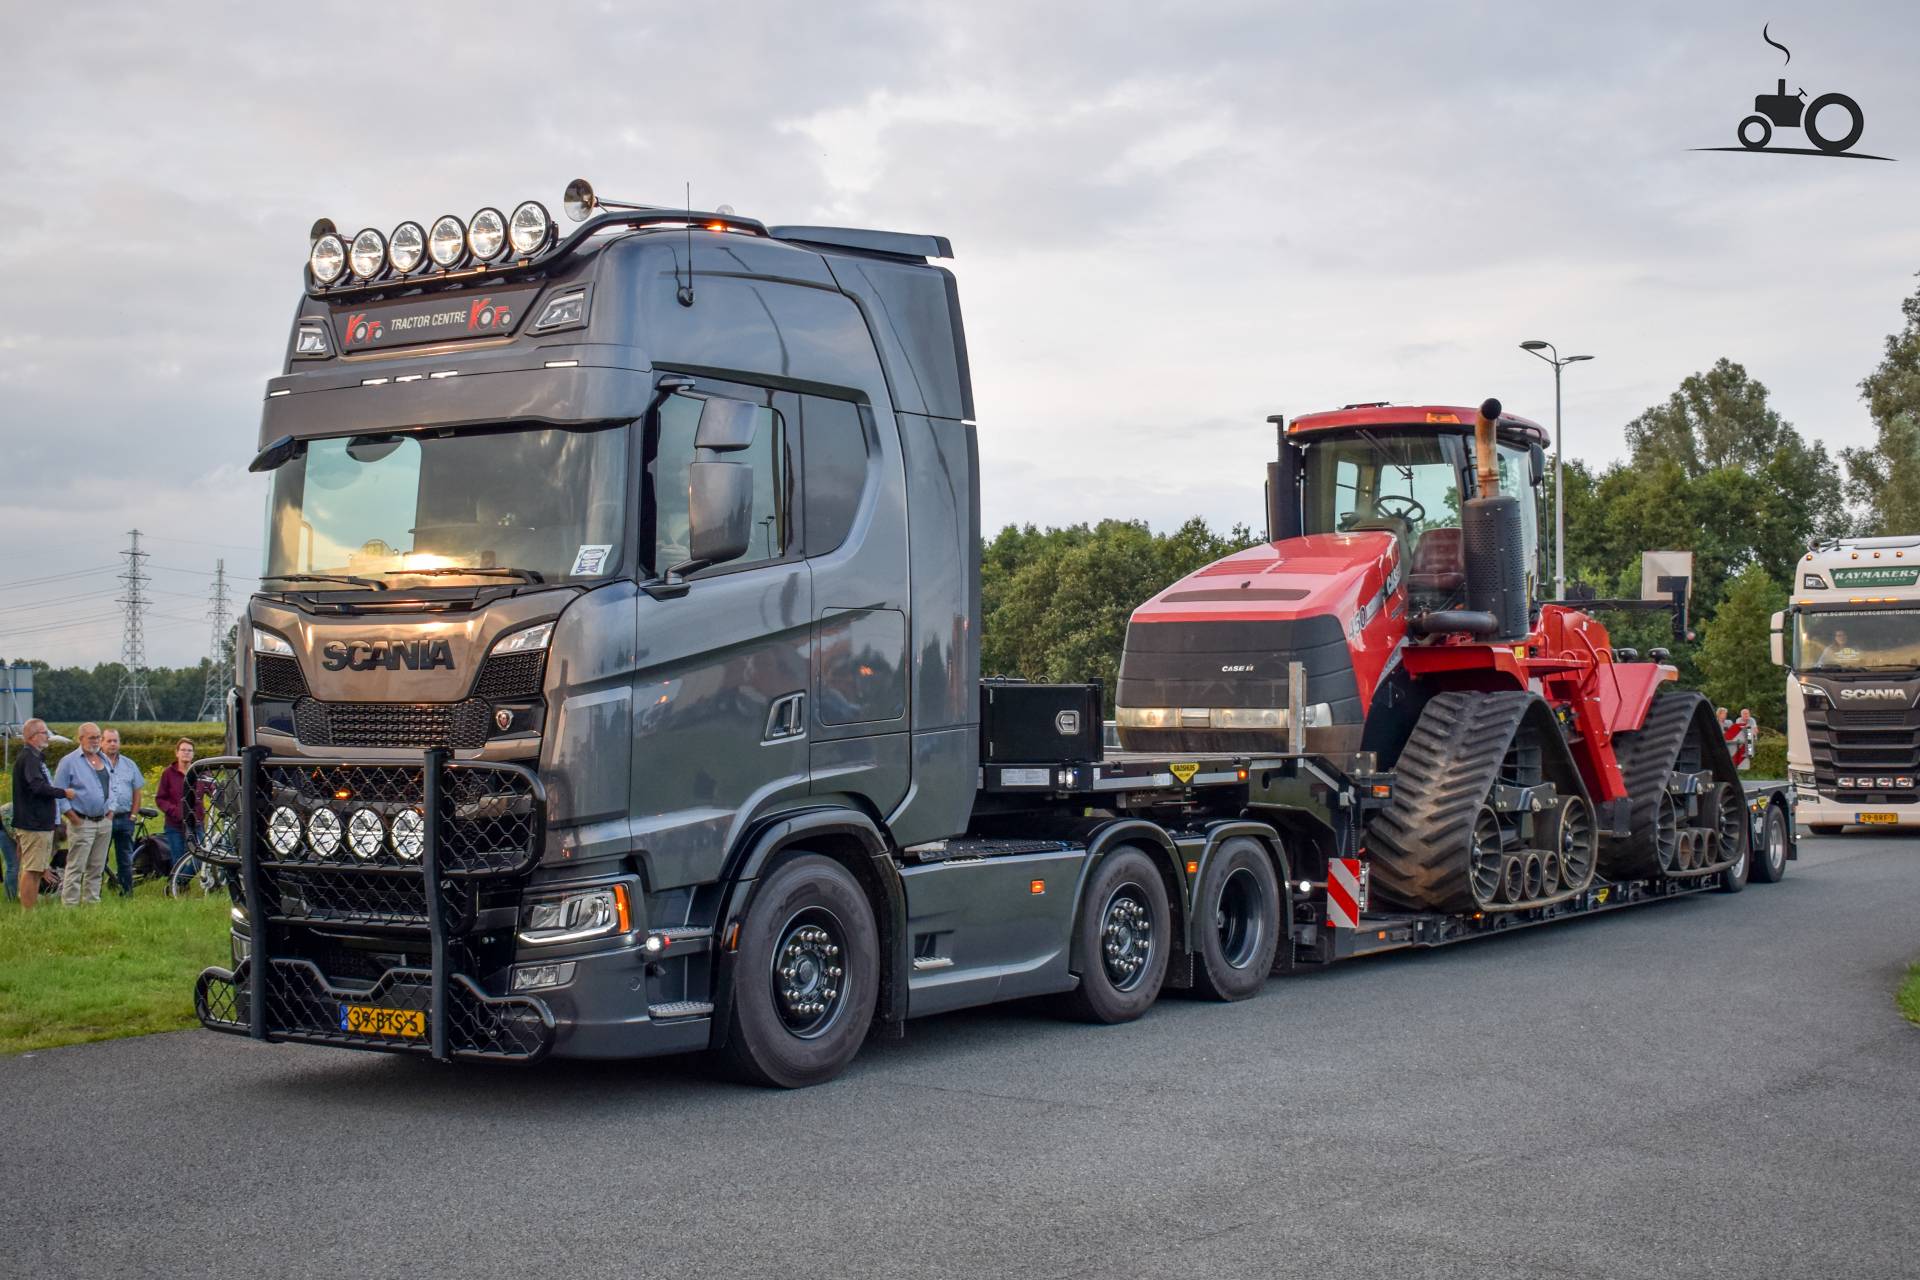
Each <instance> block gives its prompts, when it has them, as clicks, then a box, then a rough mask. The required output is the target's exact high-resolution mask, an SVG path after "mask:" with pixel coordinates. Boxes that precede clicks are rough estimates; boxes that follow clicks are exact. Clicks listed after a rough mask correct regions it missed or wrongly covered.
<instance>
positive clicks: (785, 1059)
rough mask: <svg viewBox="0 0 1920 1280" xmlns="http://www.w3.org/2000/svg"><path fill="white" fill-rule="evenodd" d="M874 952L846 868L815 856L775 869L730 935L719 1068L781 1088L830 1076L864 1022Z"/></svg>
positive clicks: (868, 923)
mask: <svg viewBox="0 0 1920 1280" xmlns="http://www.w3.org/2000/svg"><path fill="white" fill-rule="evenodd" d="M879 955H880V945H879V938H878V932H877V930H876V929H875V928H874V923H873V911H872V909H871V908H870V907H869V906H868V905H867V897H866V894H864V893H863V892H861V889H860V885H859V883H858V882H857V881H856V880H854V878H853V875H852V873H851V872H849V871H848V870H847V869H846V868H845V867H843V866H841V865H840V864H839V863H837V862H835V861H833V860H832V859H830V858H823V857H820V856H819V855H817V854H803V855H801V856H800V857H797V858H795V859H793V860H792V861H791V862H785V863H782V864H781V865H780V866H779V867H777V868H775V870H774V871H773V873H772V874H771V875H769V876H768V877H767V879H766V880H765V882H764V883H763V884H762V885H761V888H760V891H759V893H758V894H756V895H755V898H754V903H753V907H752V909H751V910H750V911H749V912H748V913H747V919H746V922H745V924H744V925H743V926H742V928H741V930H740V949H739V951H738V952H737V953H736V954H735V956H734V965H733V992H732V995H733V1007H732V1009H731V1010H730V1012H729V1014H728V1035H727V1044H726V1047H725V1048H724V1049H723V1050H721V1058H722V1061H723V1063H724V1065H725V1066H726V1067H727V1068H728V1069H729V1070H730V1071H731V1072H732V1073H733V1074H734V1075H736V1076H739V1077H740V1078H742V1079H745V1080H748V1081H750V1082H752V1083H755V1084H764V1085H773V1086H777V1087H779V1088H783V1089H798V1088H803V1087H805V1086H807V1085H813V1084H820V1083H822V1082H824V1081H827V1080H831V1079H833V1077H835V1076H837V1075H839V1074H840V1072H841V1071H842V1070H844V1069H845V1067H846V1065H847V1063H849V1062H851V1061H852V1060H853V1055H854V1054H856V1053H858V1052H859V1051H860V1045H861V1042H862V1041H864V1040H865V1039H866V1036H867V1027H868V1025H869V1024H870V1023H871V1022H872V1021H873V1008H874V1002H875V999H876V997H877V995H878V993H879V973H880V966H879Z"/></svg>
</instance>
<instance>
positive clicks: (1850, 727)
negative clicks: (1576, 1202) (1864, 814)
mask: <svg viewBox="0 0 1920 1280" xmlns="http://www.w3.org/2000/svg"><path fill="white" fill-rule="evenodd" d="M1806 723H1807V752H1808V755H1809V756H1810V757H1811V759H1812V764H1813V777H1814V782H1815V784H1816V785H1817V786H1819V787H1820V788H1821V789H1822V790H1827V791H1832V790H1834V789H1836V788H1837V786H1838V781H1837V780H1838V779H1840V778H1845V777H1854V778H1857V777H1859V776H1860V775H1862V774H1872V775H1875V776H1888V775H1891V776H1895V777H1898V776H1902V775H1905V776H1909V777H1911V776H1914V775H1920V709H1910V708H1887V707H1872V708H1865V707H1831V706H1823V705H1821V704H1820V703H1818V702H1814V701H1812V700H1809V701H1808V703H1807V706H1806ZM1875 791H1876V788H1872V787H1868V788H1861V787H1859V786H1854V787H1850V788H1848V789H1847V792H1846V794H1847V795H1848V796H1850V797H1852V796H1866V795H1870V794H1874V793H1875ZM1911 798H1912V795H1911V793H1909V796H1908V799H1909V800H1911ZM1896 802H1899V801H1896Z"/></svg>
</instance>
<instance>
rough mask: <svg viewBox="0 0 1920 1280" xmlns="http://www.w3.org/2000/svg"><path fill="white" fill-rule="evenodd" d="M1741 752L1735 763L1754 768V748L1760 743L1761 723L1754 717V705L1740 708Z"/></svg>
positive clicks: (1743, 767)
mask: <svg viewBox="0 0 1920 1280" xmlns="http://www.w3.org/2000/svg"><path fill="white" fill-rule="evenodd" d="M1738 723H1739V725H1740V754H1739V755H1737V756H1735V757H1734V761H1733V763H1734V764H1735V765H1736V766H1737V767H1739V768H1741V769H1751V768H1753V749H1754V747H1756V746H1758V745H1759V743H1760V724H1759V722H1758V721H1756V720H1755V719H1754V718H1753V708H1752V707H1742V708H1740V719H1739V721H1738Z"/></svg>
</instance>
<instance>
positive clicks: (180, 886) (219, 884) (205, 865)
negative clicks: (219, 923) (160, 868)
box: [167, 831, 227, 898]
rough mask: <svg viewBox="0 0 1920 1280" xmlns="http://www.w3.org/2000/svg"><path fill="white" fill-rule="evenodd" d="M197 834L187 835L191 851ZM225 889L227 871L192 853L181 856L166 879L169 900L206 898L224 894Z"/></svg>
mask: <svg viewBox="0 0 1920 1280" xmlns="http://www.w3.org/2000/svg"><path fill="white" fill-rule="evenodd" d="M196 839H197V833H195V832H191V831H190V832H188V833H187V847H188V848H189V849H192V848H193V846H194V843H195V841H196ZM226 887H227V871H226V868H225V867H222V866H221V865H220V864H219V863H217V862H209V861H208V860H207V859H205V858H202V857H198V856H197V855H195V854H193V853H188V854H186V855H185V856H183V857H182V858H181V859H180V861H178V862H176V863H174V865H173V872H172V874H170V875H169V876H168V877H167V896H168V897H169V898H191V897H201V898H204V897H207V896H209V895H210V894H214V893H219V892H224V891H225V889H226Z"/></svg>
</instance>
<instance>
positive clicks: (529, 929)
mask: <svg viewBox="0 0 1920 1280" xmlns="http://www.w3.org/2000/svg"><path fill="white" fill-rule="evenodd" d="M630 927H631V925H630V923H629V919H628V914H627V887H626V886H625V885H621V884H616V885H609V886H607V887H606V888H604V889H588V890H585V891H584V892H581V893H570V894H568V895H566V896H565V897H563V898H547V899H544V900H538V901H534V902H529V903H527V904H526V906H525V907H523V908H522V909H521V913H520V941H522V942H532V943H551V942H579V941H581V940H582V939H585V938H598V937H600V936H601V935H603V934H608V933H625V932H627V930H628V929H629V928H630Z"/></svg>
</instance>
